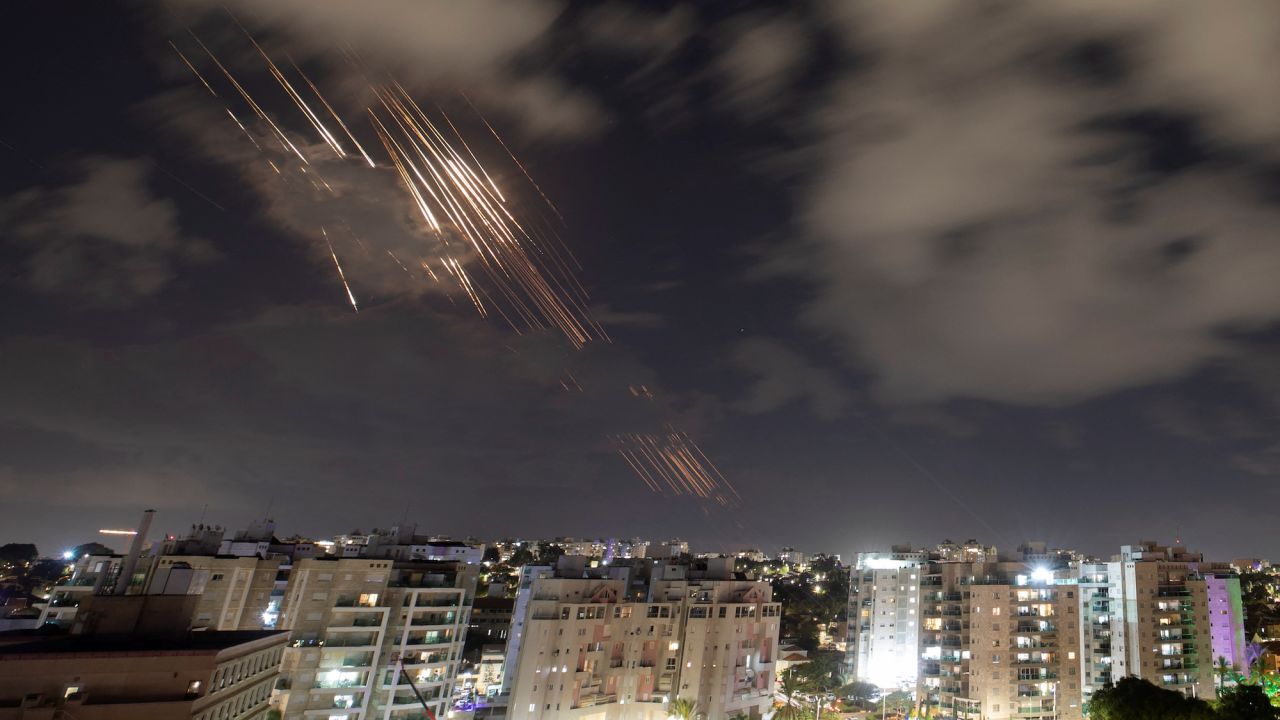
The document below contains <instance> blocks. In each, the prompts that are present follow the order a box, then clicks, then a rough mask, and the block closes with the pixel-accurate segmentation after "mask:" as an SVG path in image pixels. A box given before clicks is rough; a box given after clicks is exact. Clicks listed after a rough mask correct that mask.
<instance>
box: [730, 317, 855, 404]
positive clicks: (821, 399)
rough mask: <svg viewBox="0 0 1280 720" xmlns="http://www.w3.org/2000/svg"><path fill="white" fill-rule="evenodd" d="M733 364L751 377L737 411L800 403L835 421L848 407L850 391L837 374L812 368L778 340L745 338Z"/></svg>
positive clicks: (735, 354) (801, 355) (736, 349)
mask: <svg viewBox="0 0 1280 720" xmlns="http://www.w3.org/2000/svg"><path fill="white" fill-rule="evenodd" d="M733 363H734V364H735V365H737V366H738V368H739V369H741V370H742V371H743V372H744V373H746V374H747V375H749V376H750V377H751V382H750V385H749V386H748V387H747V390H746V392H745V393H744V394H743V397H742V399H741V400H740V401H738V402H737V403H736V404H735V407H736V408H737V409H739V410H742V411H744V412H748V413H766V412H772V411H774V410H778V409H779V408H781V407H783V406H785V405H787V404H789V403H792V402H802V403H804V404H805V405H806V406H807V407H808V408H810V409H811V410H812V411H813V412H814V414H816V415H818V416H819V417H822V418H826V419H834V418H838V417H840V416H841V415H843V414H844V412H845V408H846V406H847V405H848V404H849V400H850V392H849V390H848V387H847V385H846V383H845V382H844V381H843V380H842V379H841V378H840V376H839V375H837V374H835V373H833V372H832V371H830V370H827V369H825V368H820V367H814V366H813V365H812V364H810V362H809V360H807V359H806V358H805V357H804V355H803V354H801V353H800V352H798V351H797V350H795V349H794V348H793V347H792V346H790V345H788V344H787V343H784V342H782V341H780V340H776V339H773V338H765V337H755V338H748V339H746V340H743V341H742V342H740V343H738V345H737V347H736V348H734V351H733Z"/></svg>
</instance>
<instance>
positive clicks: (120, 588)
mask: <svg viewBox="0 0 1280 720" xmlns="http://www.w3.org/2000/svg"><path fill="white" fill-rule="evenodd" d="M155 516H156V511H155V510H146V511H144V512H143V513H142V522H140V523H138V531H137V532H136V533H134V535H133V544H132V545H130V546H129V554H128V556H126V557H125V559H124V567H123V568H121V569H120V577H119V578H117V579H116V592H115V594H116V595H124V594H125V593H127V592H128V591H129V583H130V582H132V581H133V571H134V570H136V569H137V568H138V556H139V555H141V554H142V544H143V543H145V542H146V541H147V533H148V532H151V521H152V519H154V518H155Z"/></svg>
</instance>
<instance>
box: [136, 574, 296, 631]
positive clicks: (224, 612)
mask: <svg viewBox="0 0 1280 720" xmlns="http://www.w3.org/2000/svg"><path fill="white" fill-rule="evenodd" d="M284 562H285V560H284V559H283V558H272V559H262V558H259V557H213V556H194V555H165V556H161V557H160V558H159V559H158V560H157V562H156V566H155V572H154V573H153V575H152V577H151V579H150V583H149V588H148V591H149V592H152V591H156V590H159V589H162V588H163V587H164V586H167V585H170V584H174V583H173V581H177V580H178V578H179V576H181V575H182V574H183V573H182V570H184V569H185V568H188V567H189V568H190V569H191V572H190V580H189V588H188V589H185V590H184V591H185V592H189V593H192V594H196V595H199V596H200V601H199V603H198V605H197V606H196V609H195V613H194V615H193V616H192V626H193V627H204V628H209V629H212V630H261V629H264V628H267V627H270V625H271V623H269V622H268V621H267V620H265V619H264V617H263V615H264V613H266V612H267V609H268V607H269V606H270V604H271V593H272V590H273V589H274V588H275V584H276V576H277V575H279V573H280V571H281V567H282V563H284Z"/></svg>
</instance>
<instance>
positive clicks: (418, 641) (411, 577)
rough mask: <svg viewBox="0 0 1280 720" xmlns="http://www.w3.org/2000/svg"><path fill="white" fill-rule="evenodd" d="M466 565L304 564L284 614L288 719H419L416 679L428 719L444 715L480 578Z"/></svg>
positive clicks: (296, 570)
mask: <svg viewBox="0 0 1280 720" xmlns="http://www.w3.org/2000/svg"><path fill="white" fill-rule="evenodd" d="M470 567H471V566H467V565H462V564H452V563H413V562H410V563H399V562H395V561H392V560H388V559H366V558H343V559H338V560H326V559H306V560H302V561H299V562H298V563H297V564H296V565H295V566H294V569H293V572H292V576H291V580H290V583H289V588H288V590H287V592H286V594H285V599H284V603H283V606H282V617H281V622H282V626H283V627H285V628H286V629H288V630H289V631H290V641H291V647H290V649H289V650H288V652H287V653H286V655H285V659H284V668H283V673H284V674H285V676H286V678H287V684H288V688H287V689H286V691H285V692H284V693H283V694H282V697H281V699H280V701H279V704H280V707H281V709H282V711H283V713H284V717H285V718H286V719H287V720H292V719H294V718H303V717H307V716H313V715H316V714H317V712H315V711H321V710H323V711H326V712H325V713H322V714H324V715H326V716H327V717H329V718H335V719H336V718H346V719H348V720H357V719H359V720H364V719H366V718H383V719H384V720H386V719H389V718H398V717H408V716H418V715H420V714H421V713H422V706H421V704H420V703H419V702H418V700H417V698H416V697H415V696H414V694H413V688H412V687H411V684H410V679H412V681H413V683H414V684H416V685H417V689H418V691H419V692H420V693H422V695H423V696H424V698H425V699H426V700H427V702H428V705H429V706H430V708H431V710H432V712H434V713H436V714H441V713H444V712H445V711H446V710H447V708H448V703H449V698H450V696H451V695H452V694H453V689H454V686H455V684H456V682H457V674H458V665H459V663H460V661H461V658H462V650H463V642H464V639H465V636H466V628H467V624H468V622H469V618H470V608H471V600H472V597H473V595H474V592H475V580H476V575H475V572H474V570H470V571H466V570H465V569H467V568H470ZM460 570H461V571H462V572H457V571H460ZM446 571H447V572H446ZM433 573H444V575H436V574H433ZM446 575H447V576H448V577H447V580H445V579H443V578H444V577H445V576H446ZM437 577H439V578H441V579H439V580H437V579H436V578H437ZM444 583H447V586H440V585H441V584H444ZM407 674H411V675H409V676H408V677H407V676H406V675H407Z"/></svg>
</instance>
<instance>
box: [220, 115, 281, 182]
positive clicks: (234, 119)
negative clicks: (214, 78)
mask: <svg viewBox="0 0 1280 720" xmlns="http://www.w3.org/2000/svg"><path fill="white" fill-rule="evenodd" d="M226 110H227V114H228V115H230V116H231V121H232V122H234V123H235V124H236V127H238V128H240V131H241V132H243V133H244V136H245V137H247V138H249V142H251V143H253V146H254V147H256V148H258V149H259V150H261V149H262V146H261V145H259V144H258V141H257V140H255V139H254V138H253V134H252V133H250V132H249V130H248V128H246V127H245V126H244V123H242V122H240V118H238V117H236V114H235V113H233V112H231V108H227V109H226ZM267 162H270V160H268V161H267ZM276 172H279V170H277V171H276Z"/></svg>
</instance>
